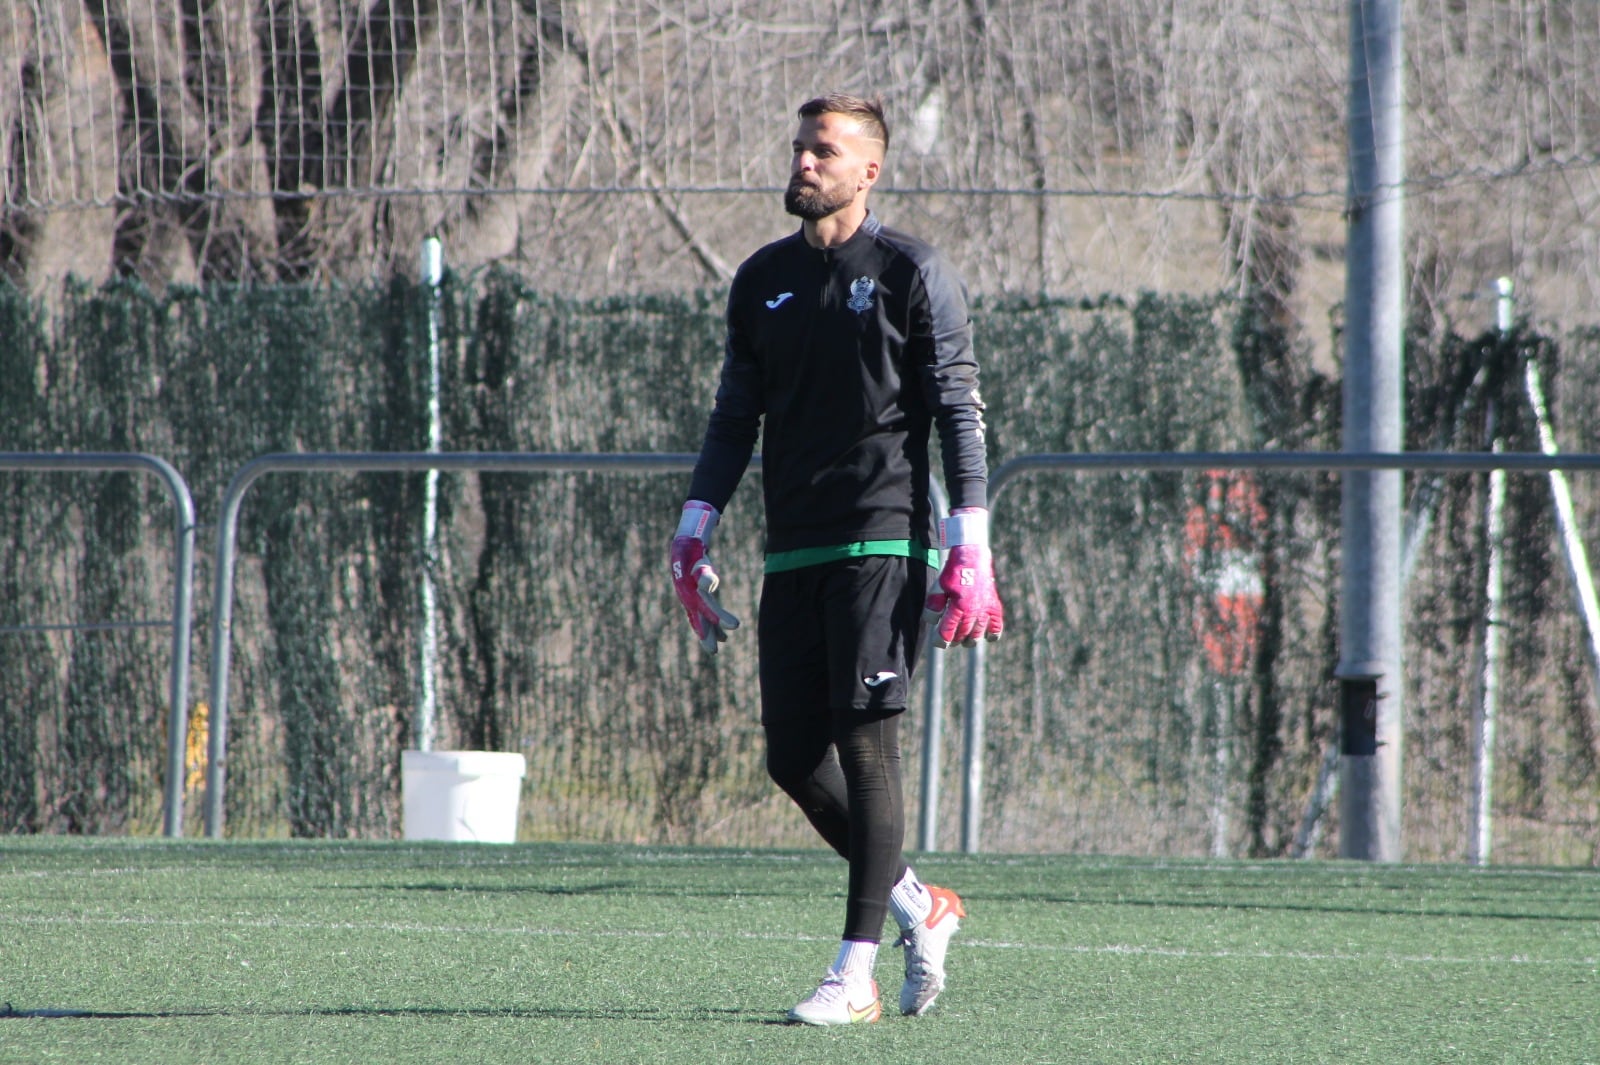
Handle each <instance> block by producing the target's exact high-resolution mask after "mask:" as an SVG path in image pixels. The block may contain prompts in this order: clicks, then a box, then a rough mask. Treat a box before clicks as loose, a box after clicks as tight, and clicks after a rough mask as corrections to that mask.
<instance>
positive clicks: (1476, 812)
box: [1467, 277, 1515, 865]
mask: <svg viewBox="0 0 1600 1065" xmlns="http://www.w3.org/2000/svg"><path fill="white" fill-rule="evenodd" d="M1512 291H1513V286H1512V282H1511V279H1510V278H1509V277H1502V278H1500V279H1499V280H1498V281H1496V282H1495V292H1496V294H1497V298H1496V300H1495V327H1496V329H1497V330H1498V332H1499V333H1500V339H1501V340H1502V341H1504V340H1505V339H1506V337H1507V336H1508V335H1509V334H1510V332H1511V327H1512V325H1513V323H1514V321H1515V315H1514V314H1513V305H1512V298H1511V294H1512ZM1499 413H1500V412H1499V409H1498V403H1497V401H1496V400H1495V397H1494V396H1493V395H1492V394H1491V395H1490V396H1489V399H1488V403H1487V404H1486V408H1485V411H1484V435H1485V436H1487V437H1488V438H1489V448H1490V450H1491V451H1494V452H1499V451H1502V450H1504V446H1503V442H1502V441H1501V439H1500V424H1499ZM1505 508H1506V472H1505V471H1504V470H1490V471H1489V498H1488V501H1487V502H1486V504H1485V510H1484V522H1483V524H1484V539H1485V540H1486V541H1487V548H1488V556H1489V561H1488V568H1487V570H1486V572H1485V574H1484V618H1483V669H1482V672H1481V674H1480V676H1479V682H1478V698H1477V702H1476V705H1475V706H1474V708H1473V715H1472V718H1473V720H1472V811H1471V822H1472V824H1471V832H1470V835H1469V837H1468V839H1467V861H1469V862H1471V863H1472V864H1473V865H1487V864H1489V857H1490V854H1491V853H1492V851H1493V849H1494V736H1495V728H1496V725H1497V722H1498V718H1499V714H1500V651H1501V645H1502V643H1503V641H1502V640H1501V625H1502V623H1503V619H1502V617H1501V598H1502V595H1503V592H1504V585H1505V577H1504V574H1505V545H1504V539H1505Z"/></svg>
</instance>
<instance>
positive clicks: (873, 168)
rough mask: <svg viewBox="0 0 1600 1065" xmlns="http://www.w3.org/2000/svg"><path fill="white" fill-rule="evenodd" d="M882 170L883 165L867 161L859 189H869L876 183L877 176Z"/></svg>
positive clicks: (872, 160)
mask: <svg viewBox="0 0 1600 1065" xmlns="http://www.w3.org/2000/svg"><path fill="white" fill-rule="evenodd" d="M882 169H883V164H882V163H880V162H878V161H877V160H876V159H868V160H867V169H866V172H865V173H864V174H863V175H862V176H861V182H860V188H861V189H870V188H872V186H873V185H876V184H877V183H878V174H879V172H880V171H882Z"/></svg>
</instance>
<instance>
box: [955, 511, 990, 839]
mask: <svg viewBox="0 0 1600 1065" xmlns="http://www.w3.org/2000/svg"><path fill="white" fill-rule="evenodd" d="M993 505H994V501H993V498H992V497H991V499H990V506H991V507H992V506H993ZM987 647H988V644H987V643H986V642H985V641H983V640H979V641H978V642H977V644H976V646H974V647H972V648H970V649H969V650H968V651H967V715H966V718H967V719H966V721H965V722H964V724H965V725H966V730H965V734H966V742H965V743H964V744H963V747H962V760H963V763H964V765H963V769H964V771H965V776H966V783H965V785H964V787H963V795H962V799H963V802H964V807H963V810H962V818H961V849H962V851H964V852H965V853H967V854H977V853H978V849H979V847H980V846H982V840H983V749H984V744H985V742H986V741H985V739H984V736H983V726H984V720H985V718H986V716H987V713H988V711H987V708H986V707H985V706H984V701H983V659H984V654H985V649H986V648H987Z"/></svg>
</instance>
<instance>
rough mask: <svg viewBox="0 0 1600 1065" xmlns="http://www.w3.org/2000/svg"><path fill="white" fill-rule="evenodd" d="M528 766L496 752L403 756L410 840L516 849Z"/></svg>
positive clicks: (402, 778)
mask: <svg viewBox="0 0 1600 1065" xmlns="http://www.w3.org/2000/svg"><path fill="white" fill-rule="evenodd" d="M527 771H528V761H527V759H526V758H524V757H523V756H522V755H520V754H502V753H500V752H497V751H401V752H400V796H401V812H402V817H403V821H404V831H405V838H406V839H444V840H464V841H468V842H475V843H515V842H516V840H517V804H518V802H519V800H520V799H521V798H522V778H523V776H524V775H525V774H526V773H527Z"/></svg>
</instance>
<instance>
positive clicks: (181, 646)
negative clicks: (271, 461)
mask: <svg viewBox="0 0 1600 1065" xmlns="http://www.w3.org/2000/svg"><path fill="white" fill-rule="evenodd" d="M0 470H17V471H31V472H36V473H104V472H121V473H128V472H132V473H151V474H154V475H156V476H157V477H159V478H160V479H161V482H162V483H163V484H164V485H166V487H167V493H168V494H169V495H171V497H172V510H173V525H174V530H173V538H174V544H173V557H172V584H173V591H172V617H171V618H170V619H168V620H165V621H101V622H88V623H81V624H80V623H69V624H61V625H50V626H32V627H31V628H32V629H34V630H41V629H45V628H48V629H50V630H51V631H66V630H93V631H104V630H108V629H123V628H146V627H153V626H162V627H170V628H171V629H172V662H171V675H170V677H169V680H168V692H167V697H168V700H169V705H168V709H167V779H166V782H165V783H166V789H165V790H166V796H165V799H164V802H163V811H162V831H163V832H164V833H165V834H166V835H168V836H172V837H174V838H176V837H178V836H181V835H183V785H184V776H185V769H186V767H185V765H184V747H185V743H186V741H187V739H188V734H189V642H190V636H191V633H192V631H193V624H194V621H193V609H192V607H193V602H194V537H195V520H194V519H195V511H194V497H193V495H192V494H191V493H190V492H189V485H188V484H187V483H186V482H185V481H184V479H183V477H182V476H181V475H180V474H179V473H178V471H177V470H176V469H174V468H173V467H172V465H171V464H170V463H168V462H167V461H166V460H165V459H160V458H157V457H155V456H154V455H142V454H137V453H122V452H0ZM13 631H22V630H20V629H17V630H13Z"/></svg>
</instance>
